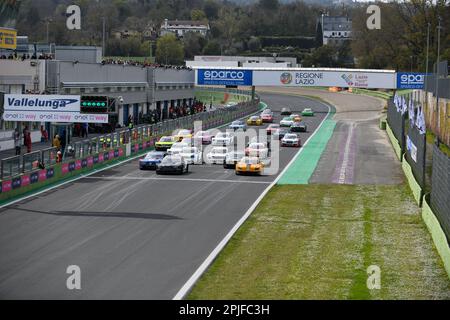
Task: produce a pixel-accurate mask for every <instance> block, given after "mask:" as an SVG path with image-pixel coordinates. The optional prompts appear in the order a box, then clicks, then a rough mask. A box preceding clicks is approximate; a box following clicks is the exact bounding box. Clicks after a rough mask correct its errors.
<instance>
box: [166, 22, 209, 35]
mask: <svg viewBox="0 0 450 320" xmlns="http://www.w3.org/2000/svg"><path fill="white" fill-rule="evenodd" d="M209 30H210V27H209V23H208V22H206V21H182V20H168V19H165V20H164V22H163V23H162V25H161V28H160V31H159V33H160V35H161V36H164V35H166V34H168V33H173V34H175V35H176V36H178V37H180V38H182V37H183V36H184V35H185V34H186V33H187V32H196V33H200V34H201V35H202V36H204V37H206V36H207V35H208V32H209Z"/></svg>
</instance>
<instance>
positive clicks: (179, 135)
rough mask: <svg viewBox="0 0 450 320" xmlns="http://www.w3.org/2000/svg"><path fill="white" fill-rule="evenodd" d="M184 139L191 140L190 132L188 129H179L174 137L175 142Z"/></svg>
mask: <svg viewBox="0 0 450 320" xmlns="http://www.w3.org/2000/svg"><path fill="white" fill-rule="evenodd" d="M184 138H192V131H191V130H188V129H180V130H178V132H177V134H175V135H174V139H175V141H178V142H180V141H182V140H183V139H184Z"/></svg>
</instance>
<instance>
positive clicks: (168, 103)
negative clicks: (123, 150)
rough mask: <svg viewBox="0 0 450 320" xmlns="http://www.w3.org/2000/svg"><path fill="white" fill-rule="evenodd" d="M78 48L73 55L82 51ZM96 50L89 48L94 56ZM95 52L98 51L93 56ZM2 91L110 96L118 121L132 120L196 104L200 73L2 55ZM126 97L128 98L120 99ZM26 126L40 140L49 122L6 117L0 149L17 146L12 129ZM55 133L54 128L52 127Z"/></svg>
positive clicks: (0, 130)
mask: <svg viewBox="0 0 450 320" xmlns="http://www.w3.org/2000/svg"><path fill="white" fill-rule="evenodd" d="M77 52H78V51H73V55H75V56H77V55H79V52H78V53H77ZM89 53H90V50H88V51H86V54H88V55H89ZM93 57H94V56H92V58H93ZM0 70H1V72H0V93H3V94H14V93H16V94H26V93H37V94H39V93H46V94H61V95H69V94H70V95H85V96H108V97H110V98H111V99H114V100H115V101H121V102H120V103H119V102H117V103H116V107H115V108H116V109H115V113H116V115H117V118H118V124H120V125H122V126H123V125H127V123H128V119H129V117H131V118H132V119H133V120H134V121H135V122H136V119H139V116H145V115H146V114H148V113H149V112H150V111H153V110H159V111H160V113H161V114H162V118H163V119H165V118H168V116H169V109H170V107H177V106H183V105H186V106H191V105H192V104H193V102H194V97H195V92H194V89H195V88H194V86H195V73H194V71H193V70H190V69H186V68H170V67H167V68H166V67H153V66H145V67H144V66H140V65H136V66H133V65H118V64H102V63H96V62H82V61H78V60H72V61H70V60H69V61H63V60H23V61H22V60H21V59H17V60H2V59H0ZM119 97H121V98H122V99H119ZM25 125H28V127H29V128H30V129H31V131H32V140H33V142H36V141H39V140H40V131H39V130H40V126H41V125H46V126H47V128H48V127H49V124H44V123H25V122H24V123H16V122H5V121H1V126H0V148H1V149H11V148H13V145H14V143H13V139H12V134H13V130H14V129H15V128H16V127H19V129H21V128H23V127H24V126H25ZM49 132H50V130H49Z"/></svg>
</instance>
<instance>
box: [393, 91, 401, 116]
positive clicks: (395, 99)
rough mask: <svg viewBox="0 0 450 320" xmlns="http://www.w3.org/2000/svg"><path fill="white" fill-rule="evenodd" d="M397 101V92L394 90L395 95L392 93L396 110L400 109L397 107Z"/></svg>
mask: <svg viewBox="0 0 450 320" xmlns="http://www.w3.org/2000/svg"><path fill="white" fill-rule="evenodd" d="M398 102H399V101H398V94H397V92H395V95H394V105H395V107H396V108H397V111H400V110H399V108H398V105H399V103H398Z"/></svg>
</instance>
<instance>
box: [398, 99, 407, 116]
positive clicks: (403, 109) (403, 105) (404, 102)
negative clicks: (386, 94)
mask: <svg viewBox="0 0 450 320" xmlns="http://www.w3.org/2000/svg"><path fill="white" fill-rule="evenodd" d="M399 100H400V99H399ZM401 100H402V102H401V111H402V115H403V114H405V113H406V111H408V105H407V104H406V99H405V97H402V98H401Z"/></svg>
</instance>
